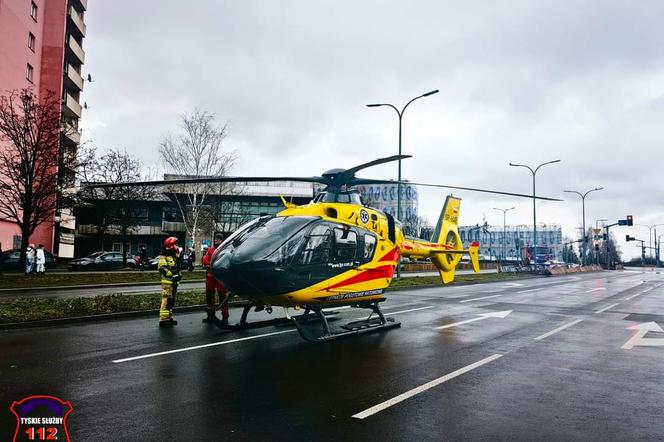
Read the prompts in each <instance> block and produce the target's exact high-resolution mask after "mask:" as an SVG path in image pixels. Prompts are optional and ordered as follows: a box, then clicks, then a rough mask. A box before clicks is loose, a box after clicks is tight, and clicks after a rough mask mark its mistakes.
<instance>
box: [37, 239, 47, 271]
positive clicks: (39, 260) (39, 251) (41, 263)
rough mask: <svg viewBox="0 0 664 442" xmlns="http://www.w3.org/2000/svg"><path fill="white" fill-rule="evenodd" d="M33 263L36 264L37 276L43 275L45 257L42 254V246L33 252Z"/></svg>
mask: <svg viewBox="0 0 664 442" xmlns="http://www.w3.org/2000/svg"><path fill="white" fill-rule="evenodd" d="M35 262H36V263H37V274H38V275H43V274H44V272H45V271H46V268H45V267H44V266H45V265H46V255H45V254H44V244H39V247H37V251H36V252H35Z"/></svg>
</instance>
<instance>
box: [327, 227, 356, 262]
mask: <svg viewBox="0 0 664 442" xmlns="http://www.w3.org/2000/svg"><path fill="white" fill-rule="evenodd" d="M356 250H357V233H355V231H353V230H350V229H348V228H345V229H340V228H338V227H335V228H334V252H333V254H332V261H333V262H336V263H339V262H352V261H355V252H356Z"/></svg>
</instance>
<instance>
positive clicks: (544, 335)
mask: <svg viewBox="0 0 664 442" xmlns="http://www.w3.org/2000/svg"><path fill="white" fill-rule="evenodd" d="M581 321H583V319H577V320H576V321H572V322H570V323H569V324H565V325H561V326H560V327H558V328H556V329H553V330H551V331H550V332H548V333H544V334H543V335H539V336H538V337H536V338H535V340H536V341H541V340H542V339H545V338H548V337H549V336H551V335H555V334H556V333H558V332H560V331H563V330H565V329H566V328H570V327H571V326H573V325H576V324H578V323H579V322H581Z"/></svg>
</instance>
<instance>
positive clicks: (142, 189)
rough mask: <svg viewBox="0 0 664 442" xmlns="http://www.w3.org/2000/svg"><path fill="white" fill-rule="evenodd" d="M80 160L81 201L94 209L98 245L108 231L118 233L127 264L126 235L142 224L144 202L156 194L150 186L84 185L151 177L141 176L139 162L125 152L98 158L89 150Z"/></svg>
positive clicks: (113, 151)
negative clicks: (93, 186)
mask: <svg viewBox="0 0 664 442" xmlns="http://www.w3.org/2000/svg"><path fill="white" fill-rule="evenodd" d="M82 157H83V166H82V167H81V168H80V175H81V179H82V181H84V183H83V185H82V189H81V196H80V199H81V200H82V201H83V202H84V203H87V204H88V205H89V206H91V207H93V208H94V210H95V217H94V223H95V227H96V230H97V232H96V233H97V236H98V238H99V241H100V246H101V244H103V237H104V235H105V234H106V233H107V231H108V230H109V228H110V229H112V228H116V229H117V230H119V232H120V234H121V236H122V254H123V262H124V264H125V265H126V264H127V249H126V248H127V235H128V234H129V233H131V232H132V231H133V230H134V229H135V227H136V226H138V225H140V223H141V222H142V221H143V218H144V217H143V216H142V213H144V211H145V201H149V200H151V199H154V198H155V197H156V196H157V192H156V190H155V188H154V187H152V186H111V187H95V188H90V187H87V186H86V184H99V183H105V184H118V183H136V182H141V181H145V180H148V179H149V178H150V177H149V176H146V175H145V174H144V173H143V171H142V164H141V162H140V160H138V159H137V158H135V157H133V156H132V155H130V154H129V153H127V152H126V151H122V150H119V149H109V150H108V151H106V153H105V154H103V155H100V156H99V155H97V151H96V149H93V148H91V149H88V150H86V151H85V153H84V154H83V155H82Z"/></svg>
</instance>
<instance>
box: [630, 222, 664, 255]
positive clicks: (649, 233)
mask: <svg viewBox="0 0 664 442" xmlns="http://www.w3.org/2000/svg"><path fill="white" fill-rule="evenodd" d="M636 225H637V226H641V227H647V228H648V242H649V244H650V246H649V247H648V248H649V249H650V261H652V249H653V247H652V229H654V228H655V227H657V226H664V224H653V225H652V226H648V225H646V224H636ZM655 235H657V230H655Z"/></svg>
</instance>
